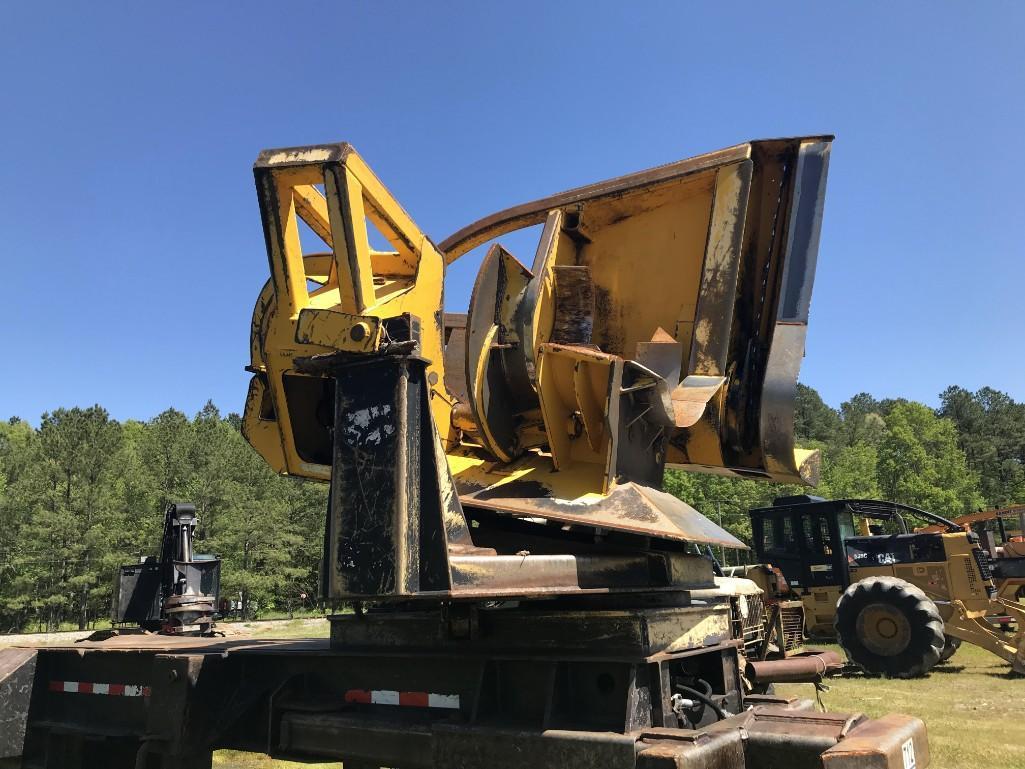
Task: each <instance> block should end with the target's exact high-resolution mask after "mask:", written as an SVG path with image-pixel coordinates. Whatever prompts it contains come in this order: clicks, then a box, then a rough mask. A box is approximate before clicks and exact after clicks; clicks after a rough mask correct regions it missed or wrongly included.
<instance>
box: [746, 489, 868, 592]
mask: <svg viewBox="0 0 1025 769" xmlns="http://www.w3.org/2000/svg"><path fill="white" fill-rule="evenodd" d="M750 515H751V529H752V535H753V539H754V548H755V552H756V553H757V554H758V560H759V562H760V563H771V564H772V565H773V566H777V567H778V568H779V569H780V571H782V572H783V576H784V577H785V578H786V580H787V582H788V583H789V584H790V587H791V589H793V590H794V592H796V593H803V594H808V593H809V592H811V591H812V590H813V589H814V588H821V587H832V586H836V585H846V584H848V583H849V581H850V578H849V575H848V568H847V566H848V561H847V555H846V549H845V546H844V542H845V540H847V539H848V538H850V537H853V536H855V534H856V533H857V532H856V530H855V527H854V515H853V513H852V511H851V510H850V509H849V508H848V507H847V505H846V504H845V503H844V502H842V501H841V502H832V501H828V500H825V499H823V498H822V497H814V496H811V495H808V494H802V495H799V496H793V497H780V498H778V499H776V500H775V501H774V502H773V504H772V506H771V507H764V508H760V509H757V510H752V511H751V512H750Z"/></svg>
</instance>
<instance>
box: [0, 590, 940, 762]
mask: <svg viewBox="0 0 1025 769" xmlns="http://www.w3.org/2000/svg"><path fill="white" fill-rule="evenodd" d="M707 608H708V607H707V606H701V607H690V606H686V605H684V606H674V605H663V606H648V607H643V608H637V607H636V606H635V607H627V606H625V605H620V602H613V603H607V604H606V602H600V603H599V605H597V606H595V607H594V608H580V609H562V608H559V609H554V608H553V609H538V608H536V607H513V608H494V609H490V610H488V609H479V608H476V607H473V608H471V607H466V611H464V612H455V613H453V612H450V611H423V610H419V611H409V612H381V613H375V612H368V613H366V614H365V615H362V616H359V615H343V616H339V617H335V618H333V619H332V638H331V639H316V640H288V641H278V640H253V639H216V638H181V637H165V636H157V635H152V636H142V637H140V636H123V637H114V638H111V639H108V640H106V641H102V642H90V641H86V642H81V643H77V644H73V645H67V646H58V647H46V648H40V649H36V650H26V649H8V650H4V651H2V652H0V670H3V669H4V660H9V661H14V660H20V667H19V668H18V671H20V674H21V677H22V678H21V681H22V686H21V688H20V689H18V687H13V688H12V689H11V690H8V691H7V695H6V698H5V699H3V695H0V707H2V708H3V710H4V712H7V713H13V712H18V711H20V712H23V713H25V714H26V718H25V724H24V728H25V732H24V735H25V737H24V752H23V757H22V758H21V759H20V763H19V762H18V761H17V760H12V759H7V760H8V765H9V766H15V767H23V768H24V769H29V768H33V769H35V768H39V769H43V768H45V769H55V768H56V767H61V769H88V768H89V767H94V766H97V767H98V766H103V767H106V768H107V769H120V768H121V767H124V768H125V769H129V768H131V769H136V768H152V769H199V768H200V767H202V768H203V769H206V768H207V767H210V766H211V765H212V764H211V761H212V752H213V751H214V750H218V749H234V750H242V751H252V752H259V753H266V754H268V755H271V756H275V757H280V758H287V759H292V760H299V761H309V760H321V761H324V760H341V761H343V762H344V763H345V765H346V766H347V767H348V768H349V769H353V768H354V767H383V766H388V767H410V768H414V767H415V768H423V769H428V768H433V767H438V769H441V767H445V769H453V767H482V766H488V767H509V769H512V768H513V767H522V766H546V767H564V768H565V769H573V768H575V767H580V769H585V767H586V768H587V769H592V768H593V767H607V768H608V769H637V768H639V767H645V768H646V769H657V768H661V767H731V769H770V767H781V766H786V767H789V768H791V769H801V768H802V767H808V768H809V769H811V768H812V767H815V768H820V767H823V766H825V767H830V768H831V769H849V768H851V769H852V768H854V767H858V768H859V769H860V768H867V767H896V768H899V769H903V767H907V766H915V765H917V766H924V765H926V764H927V763H928V744H927V740H926V734H925V728H924V725H923V724H922V722H921V721H919V720H918V719H915V718H912V717H909V716H898V715H891V716H886V717H885V718H883V719H877V720H869V719H867V718H866V717H865V716H864V715H861V714H841V713H819V712H815V711H814V710H813V707H812V703H811V702H810V701H809V700H801V699H786V698H778V697H774V696H771V695H770V696H754V695H748V696H746V697H743V698H742V694H741V693H740V692H741V691H742V687H741V686H740V676H741V674H742V667H741V663H740V661H739V659H738V653H739V651H740V643H739V642H736V641H733V640H730V639H729V638H728V637H726V635H723V634H722V633H721V630H717V629H716V628H720V629H721V628H722V627H723V625H721V624H719V623H715V622H713V623H711V625H710V623H709V622H708V611H707ZM685 670H686V671H690V672H694V671H700V674H701V675H702V676H703V677H704V678H705V680H708V681H709V682H710V683H711V684H712V687H713V689H714V690H715V693H714V694H713V698H714V700H715V704H716V706H717V707H718V708H720V709H721V710H722V711H723V714H724V715H725V717H724V718H717V717H716V716H715V715H714V713H713V711H712V709H711V708H708V709H707V713H706V717H705V719H704V721H707V723H703V724H702V725H701V726H700V727H698V728H694V729H684V728H679V727H678V724H679V723H680V721H679V719H678V715H677V711H676V710H675V709H674V700H673V695H674V693H675V692H674V691H673V689H672V686H671V681H672V680H674V679H675V678H676V676H677V675H678V674H679V673H680V672H681V671H685ZM18 671H14V672H15V673H16V672H18ZM10 672H11V671H9V675H8V679H7V682H10V681H11V680H13V678H16V677H17V676H16V675H14V676H12V675H11V674H10ZM29 679H30V681H31V683H30V686H28V687H26V686H24V684H25V683H26V682H28V681H29ZM2 686H3V684H0V688H2ZM8 727H10V724H8ZM908 756H911V757H912V758H911V761H912V763H910V764H909V760H908Z"/></svg>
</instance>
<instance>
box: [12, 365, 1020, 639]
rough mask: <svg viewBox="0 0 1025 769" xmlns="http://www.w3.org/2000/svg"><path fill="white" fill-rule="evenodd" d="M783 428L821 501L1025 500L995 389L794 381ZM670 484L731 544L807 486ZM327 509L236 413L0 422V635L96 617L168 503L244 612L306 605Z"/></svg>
mask: <svg viewBox="0 0 1025 769" xmlns="http://www.w3.org/2000/svg"><path fill="white" fill-rule="evenodd" d="M795 428H796V434H797V438H798V442H799V443H800V445H802V446H803V447H805V448H818V449H820V450H821V451H822V456H823V463H822V479H821V483H820V485H819V487H818V489H817V490H815V491H813V492H812V493H816V494H819V495H821V496H825V497H832V498H843V497H874V498H883V499H890V500H894V501H897V502H902V503H905V504H910V505H914V506H916V507H922V508H925V509H928V510H932V511H934V512H937V513H940V514H943V515H948V516H956V515H960V514H963V513H965V512H970V511H974V510H977V509H980V508H986V507H991V506H995V507H1002V506H1006V505H1009V504H1013V503H1017V502H1023V501H1025V404H1023V403H1017V402H1015V401H1014V400H1013V399H1012V398H1011V397H1009V396H1008V395H1007V394H1005V393H1002V392H999V391H997V390H993V389H990V388H983V389H981V390H978V391H977V392H969V391H967V390H965V389H963V388H960V387H951V388H948V389H947V390H945V391H944V392H943V393H942V395H941V397H940V407H939V408H938V409H933V408H930V407H928V406H926V405H923V404H921V403H916V402H914V401H908V400H904V399H884V400H877V399H875V398H873V397H872V396H871V395H868V394H865V393H862V394H859V395H856V396H854V397H853V398H851V399H850V400H848V401H846V402H844V403H843V404H842V405H841V406H840V408H839V409H834V408H831V407H830V406H828V405H827V404H826V403H824V402H823V400H822V398H821V397H820V396H819V394H818V393H817V392H816V391H815V390H814V389H812V388H810V387H807V386H804V385H799V389H798V398H797V404H796V413H795ZM666 489H667V490H668V491H670V492H671V493H673V494H676V495H677V496H679V497H680V498H681V499H684V500H685V501H687V502H689V503H690V504H692V505H693V506H694V507H696V508H697V509H698V510H699V511H701V512H702V513H704V514H705V515H707V516H708V517H710V518H711V519H712V520H716V521H721V522H722V524H723V525H724V526H725V527H726V528H728V529H730V530H731V531H733V532H734V533H735V534H737V535H738V536H740V537H741V538H745V537H749V536H750V525H749V522H748V518H747V515H746V512H747V510H749V509H751V508H754V507H760V506H763V505H766V504H770V503H771V501H772V499H773V498H774V497H776V496H781V495H786V494H796V493H807V492H808V491H809V490H808V489H806V488H804V487H792V486H781V485H776V484H766V483H759V482H755V481H742V480H731V479H727V478H720V477H717V476H709V475H698V474H690V473H683V472H678V471H670V472H669V473H667V476H666ZM326 500H327V488H326V486H325V485H324V484H318V483H313V482H308V481H302V480H298V479H292V478H285V477H281V476H278V475H276V474H275V473H273V472H272V471H271V470H270V469H269V468H268V467H267V466H266V465H265V464H264V462H263V461H262V459H260V457H259V456H258V455H257V454H256V452H254V451H253V450H252V449H251V448H250V447H249V445H248V444H247V443H246V442H245V439H244V438H243V437H242V435H241V432H240V418H239V417H238V415H237V414H228V415H227V416H224V415H222V414H221V413H220V412H219V411H218V410H217V408H216V407H215V406H214V405H213V404H212V403H208V404H207V405H206V406H205V407H204V408H203V409H202V410H201V411H200V412H199V413H198V414H196V415H195V416H194V417H191V418H189V417H188V416H186V415H185V414H183V413H182V412H180V411H177V410H174V409H169V410H167V411H165V412H163V413H162V414H159V415H158V416H156V417H154V418H153V419H151V420H149V421H148V422H139V421H134V420H128V421H125V422H118V421H116V420H114V419H112V418H111V417H110V415H109V414H108V413H107V411H106V410H105V409H103V408H102V407H100V406H93V407H91V408H70V409H58V410H56V411H53V412H49V413H46V414H44V415H43V416H42V418H41V419H40V422H39V426H38V427H33V426H32V425H30V424H29V423H28V422H25V421H23V420H20V419H17V418H12V419H10V420H9V421H7V422H0V632H10V631H17V630H27V629H49V630H56V629H59V628H61V627H67V626H68V625H69V624H70V625H71V626H77V627H79V628H82V629H85V628H88V627H91V626H93V625H94V624H95V623H96V622H97V621H100V620H104V619H106V618H107V617H108V616H109V614H110V605H111V601H112V597H113V590H114V579H115V575H116V573H117V569H118V567H119V566H120V565H122V564H126V563H132V562H135V561H137V560H138V559H139V558H140V557H142V556H145V555H156V554H157V550H158V548H159V544H160V536H161V531H162V525H163V510H164V507H165V506H166V505H167V504H168V503H169V502H179V501H187V502H194V503H195V504H196V507H197V511H198V514H199V529H198V531H197V547H198V549H199V550H200V551H207V552H211V553H215V554H217V555H219V556H220V557H221V558H222V561H223V565H222V578H221V582H222V585H221V588H222V589H221V592H222V596H225V597H228V598H230V599H231V600H233V601H237V602H238V604H240V606H241V611H242V614H243V616H246V617H252V616H254V615H255V614H256V613H257V612H265V611H271V610H277V611H289V612H290V611H292V610H294V609H295V608H296V607H298V606H301V605H303V604H306V605H308V604H309V603H310V602H311V601H313V600H315V596H316V595H317V592H318V583H319V578H318V572H319V566H320V555H321V549H322V541H323V527H324V515H325V510H326ZM738 558H740V559H742V558H744V556H743V555H742V554H734V555H727V560H731V561H733V562H736V560H737V559H738Z"/></svg>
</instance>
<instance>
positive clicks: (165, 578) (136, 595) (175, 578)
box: [111, 503, 221, 635]
mask: <svg viewBox="0 0 1025 769" xmlns="http://www.w3.org/2000/svg"><path fill="white" fill-rule="evenodd" d="M197 523H198V521H197V518H196V507H195V505H190V504H184V503H177V504H170V505H168V506H167V508H166V510H165V511H164V533H163V536H162V537H161V539H160V555H159V557H157V558H153V557H149V558H146V559H144V560H143V561H142V562H141V563H137V564H129V565H127V566H122V567H121V569H120V570H119V572H118V581H117V585H116V589H115V591H114V605H113V609H112V616H111V620H112V622H113V625H114V627H118V626H124V625H126V624H129V625H133V626H137V627H139V628H142V629H143V630H148V631H153V632H160V633H168V634H172V635H174V634H183V633H195V634H198V635H209V634H210V633H212V632H213V627H214V618H215V615H216V611H217V602H218V596H219V595H220V586H221V562H220V560H219V559H217V558H214V557H213V556H209V555H199V554H196V553H195V552H193V541H194V539H195V531H196V524H197Z"/></svg>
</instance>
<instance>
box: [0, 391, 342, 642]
mask: <svg viewBox="0 0 1025 769" xmlns="http://www.w3.org/2000/svg"><path fill="white" fill-rule="evenodd" d="M240 425H241V420H240V418H239V417H238V415H236V414H229V415H228V416H222V415H221V414H220V413H219V412H218V410H217V408H216V407H214V405H213V404H211V403H208V404H207V405H206V406H205V407H204V408H203V409H202V410H201V411H200V412H199V413H198V414H196V415H195V416H194V417H193V418H191V419H190V418H188V417H187V416H186V415H185V414H183V413H182V412H180V411H176V410H174V409H170V410H167V411H165V412H163V413H162V414H160V415H158V416H156V417H154V418H153V419H151V420H150V421H148V422H137V421H131V420H130V421H126V422H118V421H116V420H114V419H111V417H110V415H109V414H108V413H107V411H106V410H105V409H103V408H101V407H100V406H93V407H91V408H71V409H58V410H56V411H53V412H50V413H46V414H43V416H42V418H41V419H40V422H39V426H38V427H32V426H31V425H29V424H28V423H27V422H25V421H22V420H19V419H11V420H10V421H8V422H7V423H0V632H9V631H14V630H24V629H46V630H56V629H59V628H61V627H67V625H68V624H69V623H70V624H71V625H72V626H77V627H78V628H80V629H86V628H88V627H92V626H93V625H94V624H95V623H96V622H97V621H98V620H105V619H106V618H108V617H109V615H110V607H111V602H112V600H113V593H114V580H115V576H116V573H117V570H118V567H119V566H120V565H122V564H128V563H133V562H137V561H138V560H139V558H140V557H142V556H146V555H157V554H158V551H159V547H160V538H161V534H162V531H163V515H164V508H165V507H166V505H167V504H168V503H170V502H194V503H195V504H196V509H197V513H198V516H199V526H198V529H197V533H196V540H197V541H196V546H197V550H198V551H200V552H203V551H206V552H210V553H215V554H217V555H219V556H220V557H221V558H222V560H223V563H222V570H221V594H222V596H225V597H228V598H230V599H232V600H235V601H236V602H238V603H240V604H241V609H242V613H243V615H245V616H253V615H254V614H255V613H256V612H257V611H258V610H268V609H276V608H280V609H283V610H286V611H288V610H291V609H294V608H295V607H297V606H299V605H301V604H302V603H303V601H304V599H303V596H306V597H307V598H306V599H305V600H307V602H308V601H309V600H311V598H312V599H315V597H316V595H317V588H318V570H319V565H320V551H321V543H322V539H323V526H324V514H325V509H326V505H327V490H326V486H323V485H321V484H314V483H304V482H302V481H299V480H296V479H291V478H284V477H281V476H278V475H276V474H275V473H273V472H272V471H271V470H270V469H269V468H268V467H267V466H266V464H265V463H264V462H263V460H262V459H261V458H260V457H259V456H258V455H257V454H256V452H255V451H253V450H252V449H251V448H250V447H249V445H248V444H247V443H246V441H245V439H244V438H243V437H242V434H241V432H240Z"/></svg>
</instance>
